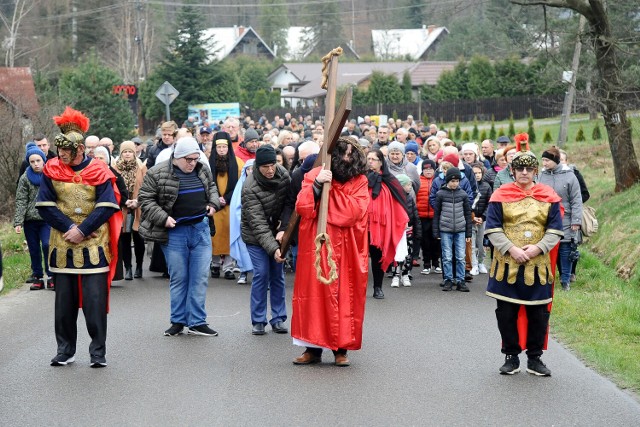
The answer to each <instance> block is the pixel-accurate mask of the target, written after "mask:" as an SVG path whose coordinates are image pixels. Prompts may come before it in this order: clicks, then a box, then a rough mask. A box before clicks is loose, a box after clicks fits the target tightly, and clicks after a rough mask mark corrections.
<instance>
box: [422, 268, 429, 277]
mask: <svg viewBox="0 0 640 427" xmlns="http://www.w3.org/2000/svg"><path fill="white" fill-rule="evenodd" d="M429 273H431V269H430V268H425V269H424V270H422V271H421V272H420V274H424V275H425V276H426V275H427V274H429Z"/></svg>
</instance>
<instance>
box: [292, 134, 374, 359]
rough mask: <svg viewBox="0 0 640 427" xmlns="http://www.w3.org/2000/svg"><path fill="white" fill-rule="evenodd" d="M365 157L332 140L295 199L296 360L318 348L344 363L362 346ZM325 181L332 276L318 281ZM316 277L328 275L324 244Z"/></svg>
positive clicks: (317, 355)
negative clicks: (327, 157)
mask: <svg viewBox="0 0 640 427" xmlns="http://www.w3.org/2000/svg"><path fill="white" fill-rule="evenodd" d="M365 170H366V156H365V154H364V152H363V151H362V148H361V147H360V145H359V144H358V143H357V142H356V141H355V140H353V139H351V138H348V137H344V138H340V139H338V142H337V144H336V148H335V150H334V152H333V153H332V158H331V169H324V168H323V167H317V168H315V169H312V170H311V171H309V172H308V173H307V174H306V176H305V178H304V182H303V184H302V190H301V191H300V193H299V195H298V199H297V202H296V211H297V212H298V214H299V215H300V228H299V232H298V242H299V243H298V244H299V248H298V263H297V265H298V268H297V270H296V278H295V285H294V288H293V315H292V319H291V336H292V337H293V342H294V344H296V345H300V346H303V347H306V350H305V352H304V353H303V354H302V356H300V357H298V358H296V359H295V360H294V361H293V363H294V364H296V365H309V364H314V363H319V362H320V361H321V357H322V350H323V349H324V348H328V349H331V350H333V353H334V356H335V364H336V365H337V366H348V365H349V359H348V358H347V350H359V349H360V347H361V346H362V323H363V321H364V304H365V299H366V292H367V278H368V274H369V262H368V237H367V208H368V206H369V188H368V181H367V178H366V177H365V175H364V172H365ZM326 182H328V183H330V184H331V187H330V191H329V209H328V216H327V231H326V232H327V234H328V235H329V241H330V242H331V248H332V249H331V250H332V254H331V259H333V261H334V262H335V265H336V272H337V279H335V280H333V281H331V282H330V283H329V284H323V283H322V282H320V281H319V279H318V277H317V272H316V267H315V264H316V244H315V238H316V235H317V229H318V211H319V205H320V195H321V192H322V185H323V184H324V183H326ZM320 266H321V269H322V277H330V275H329V271H330V268H329V262H328V252H327V246H326V245H323V246H322V250H321V256H320Z"/></svg>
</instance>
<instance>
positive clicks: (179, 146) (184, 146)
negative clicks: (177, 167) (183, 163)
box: [173, 136, 200, 159]
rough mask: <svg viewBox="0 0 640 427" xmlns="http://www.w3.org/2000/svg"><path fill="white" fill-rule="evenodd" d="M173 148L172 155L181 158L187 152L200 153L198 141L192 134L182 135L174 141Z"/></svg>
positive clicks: (187, 153)
mask: <svg viewBox="0 0 640 427" xmlns="http://www.w3.org/2000/svg"><path fill="white" fill-rule="evenodd" d="M175 146H176V148H175V150H174V151H173V157H174V158H176V159H181V158H183V157H186V156H188V155H189V154H195V153H198V154H199V153H200V146H199V145H198V141H196V140H195V138H193V137H192V136H184V137H182V138H180V139H179V140H178V141H177V142H176V143H175Z"/></svg>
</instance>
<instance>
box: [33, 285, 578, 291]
mask: <svg viewBox="0 0 640 427" xmlns="http://www.w3.org/2000/svg"><path fill="white" fill-rule="evenodd" d="M32 287H33V286H32ZM562 290H563V291H569V290H571V286H570V285H569V284H568V283H563V284H562Z"/></svg>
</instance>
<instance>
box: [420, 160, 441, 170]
mask: <svg viewBox="0 0 640 427" xmlns="http://www.w3.org/2000/svg"><path fill="white" fill-rule="evenodd" d="M436 168H437V167H436V162H434V161H433V160H431V159H424V160H423V161H422V170H425V169H433V170H434V171H435V170H436Z"/></svg>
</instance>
